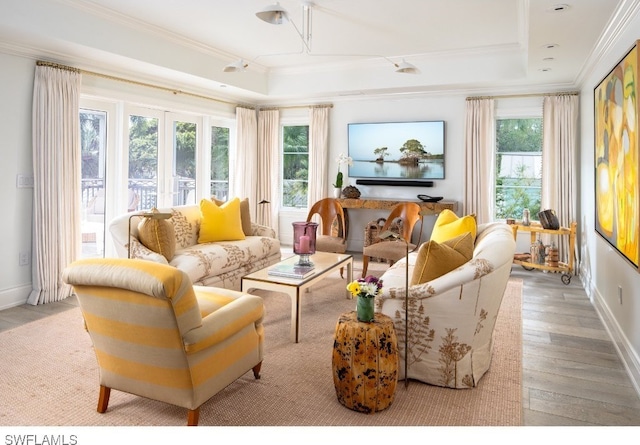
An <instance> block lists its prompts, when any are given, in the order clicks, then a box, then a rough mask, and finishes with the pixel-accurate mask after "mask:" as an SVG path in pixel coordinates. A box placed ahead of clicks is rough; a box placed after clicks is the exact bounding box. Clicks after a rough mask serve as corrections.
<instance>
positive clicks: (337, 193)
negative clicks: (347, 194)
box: [333, 187, 342, 199]
mask: <svg viewBox="0 0 640 445" xmlns="http://www.w3.org/2000/svg"><path fill="white" fill-rule="evenodd" d="M341 195H342V189H341V188H340V187H335V188H334V189H333V197H334V198H336V199H340V196H341Z"/></svg>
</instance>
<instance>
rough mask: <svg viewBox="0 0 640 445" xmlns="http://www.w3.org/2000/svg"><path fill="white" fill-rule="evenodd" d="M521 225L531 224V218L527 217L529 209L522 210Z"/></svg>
mask: <svg viewBox="0 0 640 445" xmlns="http://www.w3.org/2000/svg"><path fill="white" fill-rule="evenodd" d="M522 225H523V226H530V225H531V219H530V218H529V209H524V210H522Z"/></svg>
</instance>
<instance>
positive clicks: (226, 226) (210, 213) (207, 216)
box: [198, 198, 245, 243]
mask: <svg viewBox="0 0 640 445" xmlns="http://www.w3.org/2000/svg"><path fill="white" fill-rule="evenodd" d="M200 213H201V214H202V220H201V221H200V233H199V235H198V243H211V242H214V241H237V240H242V239H245V236H244V232H243V231H242V219H241V217H240V199H238V198H234V199H232V200H231V201H227V202H225V203H224V204H222V205H221V206H217V205H216V204H215V203H214V202H212V201H210V200H208V199H203V200H201V201H200Z"/></svg>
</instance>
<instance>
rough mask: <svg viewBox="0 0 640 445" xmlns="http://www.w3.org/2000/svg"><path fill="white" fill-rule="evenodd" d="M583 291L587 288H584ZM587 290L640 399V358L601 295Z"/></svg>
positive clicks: (595, 291)
mask: <svg viewBox="0 0 640 445" xmlns="http://www.w3.org/2000/svg"><path fill="white" fill-rule="evenodd" d="M585 289H587V288H586V287H585ZM588 290H590V291H591V293H592V295H590V296H589V298H590V299H591V301H592V302H593V306H594V307H595V309H596V312H597V313H598V316H599V317H600V319H601V320H602V323H603V324H604V327H605V329H606V330H607V333H608V334H609V336H610V337H611V341H613V345H614V347H615V348H616V351H617V352H618V355H619V356H620V359H621V360H622V364H623V365H624V367H625V369H626V370H627V374H628V375H629V378H630V379H631V383H632V384H633V387H634V389H635V390H636V393H637V394H638V396H639V397H640V357H638V354H637V352H636V351H635V350H634V349H633V346H632V345H631V343H630V342H629V340H628V339H627V337H626V336H625V335H624V332H623V331H622V329H620V325H619V324H618V322H617V321H616V319H615V317H614V316H613V314H612V313H611V311H610V310H609V307H608V306H607V304H606V302H605V301H604V298H602V295H600V293H599V292H598V291H597V289H595V288H592V289H588Z"/></svg>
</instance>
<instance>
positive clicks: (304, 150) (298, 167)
mask: <svg viewBox="0 0 640 445" xmlns="http://www.w3.org/2000/svg"><path fill="white" fill-rule="evenodd" d="M308 190H309V126H308V125H295V126H283V127H282V206H283V207H296V208H306V207H307V202H308V198H307V196H308Z"/></svg>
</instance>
